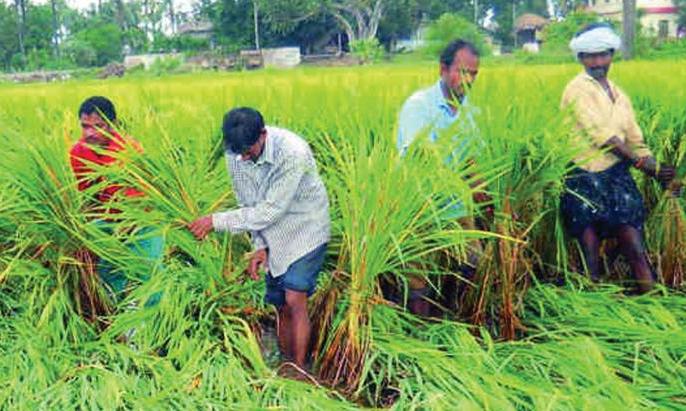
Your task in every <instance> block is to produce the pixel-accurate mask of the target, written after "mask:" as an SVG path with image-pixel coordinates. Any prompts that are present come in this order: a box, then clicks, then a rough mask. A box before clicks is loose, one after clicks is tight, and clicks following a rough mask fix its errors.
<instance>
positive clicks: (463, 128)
mask: <svg viewBox="0 0 686 411" xmlns="http://www.w3.org/2000/svg"><path fill="white" fill-rule="evenodd" d="M478 73H479V52H478V50H477V49H476V47H475V46H474V45H473V44H472V43H470V42H468V41H465V40H461V39H458V40H455V41H453V42H451V43H450V44H448V46H447V47H446V48H445V49H444V50H443V52H442V53H441V56H440V77H441V78H440V79H439V80H438V82H436V83H435V84H434V85H433V86H431V87H428V88H426V89H422V90H419V91H417V92H416V93H414V94H413V95H412V96H410V97H409V98H408V99H407V101H405V104H403V107H402V110H401V111H400V118H399V125H398V140H397V148H398V151H399V153H400V155H401V156H404V155H406V154H407V151H408V149H409V147H410V145H411V144H412V142H413V141H414V140H415V139H416V138H417V137H424V136H427V137H428V138H429V140H430V141H431V142H436V141H437V140H438V139H439V137H447V135H450V134H452V135H451V142H450V144H451V145H452V147H451V148H452V150H451V154H450V155H448V158H446V161H447V162H448V163H452V164H455V165H458V166H460V165H463V164H464V163H465V162H466V161H468V159H467V158H466V154H467V153H470V151H469V150H468V147H469V146H470V145H473V144H477V145H478V142H479V141H478V129H477V127H476V123H475V121H474V115H475V114H476V112H477V109H476V108H475V107H473V106H471V105H470V104H469V101H468V99H467V92H468V91H469V89H470V88H471V85H472V84H473V83H474V81H475V80H476V76H477V74H478ZM446 134H447V135H446ZM471 152H472V153H473V150H472V151H471ZM474 199H475V201H477V202H480V203H481V202H487V201H489V200H490V198H488V196H487V195H485V193H477V194H476V195H475V198H474ZM450 214H451V216H453V217H455V218H457V219H460V222H461V224H462V225H463V226H465V227H466V228H472V227H473V222H472V221H471V219H470V218H468V214H467V210H466V209H465V207H464V205H463V204H461V203H458V204H456V205H454V206H452V210H451V213H450ZM475 246H476V247H478V245H475ZM470 260H474V258H470ZM471 269H472V270H473V267H472V268H471ZM409 287H410V296H409V297H410V298H409V304H408V306H409V309H410V311H411V312H413V313H414V314H418V315H424V316H427V315H429V313H430V308H431V307H430V305H429V302H428V300H427V298H426V297H427V295H428V291H429V288H428V286H427V282H426V279H425V278H424V277H423V276H417V275H410V276H409Z"/></svg>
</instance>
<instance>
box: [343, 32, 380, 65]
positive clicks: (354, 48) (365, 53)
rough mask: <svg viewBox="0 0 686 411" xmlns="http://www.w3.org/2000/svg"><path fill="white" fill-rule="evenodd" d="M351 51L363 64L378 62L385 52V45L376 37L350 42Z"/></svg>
mask: <svg viewBox="0 0 686 411" xmlns="http://www.w3.org/2000/svg"><path fill="white" fill-rule="evenodd" d="M350 52H351V53H352V54H353V55H354V56H355V57H357V58H358V59H360V62H361V63H363V64H364V63H375V62H378V61H379V60H381V59H382V58H383V56H384V54H385V51H384V48H383V46H382V45H381V43H380V42H379V40H378V39H377V38H376V37H374V38H371V39H363V40H354V41H352V42H350Z"/></svg>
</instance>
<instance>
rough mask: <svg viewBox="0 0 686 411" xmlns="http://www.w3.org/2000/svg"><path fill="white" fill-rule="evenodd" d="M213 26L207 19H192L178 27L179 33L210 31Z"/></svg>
mask: <svg viewBox="0 0 686 411" xmlns="http://www.w3.org/2000/svg"><path fill="white" fill-rule="evenodd" d="M213 29H214V26H213V25H212V23H211V22H209V21H192V22H190V23H186V24H183V25H181V27H179V34H193V33H211V32H212V30H213Z"/></svg>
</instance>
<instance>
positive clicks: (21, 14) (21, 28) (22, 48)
mask: <svg viewBox="0 0 686 411" xmlns="http://www.w3.org/2000/svg"><path fill="white" fill-rule="evenodd" d="M14 4H15V8H16V12H17V28H18V29H17V35H18V38H19V52H20V53H21V57H22V59H23V61H24V62H26V45H25V43H24V37H25V35H26V0H15V2H14Z"/></svg>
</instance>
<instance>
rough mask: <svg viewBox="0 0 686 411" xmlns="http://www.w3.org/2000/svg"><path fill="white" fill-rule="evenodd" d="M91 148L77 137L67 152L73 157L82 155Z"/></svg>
mask: <svg viewBox="0 0 686 411" xmlns="http://www.w3.org/2000/svg"><path fill="white" fill-rule="evenodd" d="M92 151H93V150H91V149H90V147H88V144H86V142H85V141H84V140H83V139H82V138H80V139H78V140H77V141H76V142H75V143H74V144H73V145H72V146H71V148H70V149H69V154H70V155H71V156H73V157H82V156H84V155H87V154H88V153H90V152H92Z"/></svg>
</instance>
